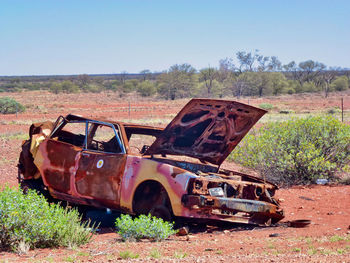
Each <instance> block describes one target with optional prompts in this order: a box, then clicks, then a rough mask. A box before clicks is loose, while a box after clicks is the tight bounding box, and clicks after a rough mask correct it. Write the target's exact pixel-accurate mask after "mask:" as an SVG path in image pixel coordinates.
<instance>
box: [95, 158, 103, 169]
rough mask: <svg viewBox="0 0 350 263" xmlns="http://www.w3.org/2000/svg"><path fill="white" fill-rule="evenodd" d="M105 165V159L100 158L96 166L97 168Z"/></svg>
mask: <svg viewBox="0 0 350 263" xmlns="http://www.w3.org/2000/svg"><path fill="white" fill-rule="evenodd" d="M102 166H103V160H102V159H101V160H98V162H97V164H96V167H97V168H101V167H102Z"/></svg>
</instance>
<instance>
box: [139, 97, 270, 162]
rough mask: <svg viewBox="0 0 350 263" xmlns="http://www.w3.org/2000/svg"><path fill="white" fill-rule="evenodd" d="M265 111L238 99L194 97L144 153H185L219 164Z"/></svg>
mask: <svg viewBox="0 0 350 263" xmlns="http://www.w3.org/2000/svg"><path fill="white" fill-rule="evenodd" d="M265 113H266V111H265V110H262V109H259V108H255V107H253V106H249V105H246V104H242V103H239V102H236V101H228V100H214V99H192V100H191V101H190V102H189V103H187V104H186V106H185V107H183V109H182V110H181V111H180V112H179V113H178V114H177V115H176V117H175V118H174V119H173V120H172V121H171V122H170V123H169V124H168V126H167V127H166V128H165V129H164V130H163V132H162V133H161V134H160V135H159V136H157V139H156V140H155V141H154V143H153V144H152V145H151V146H150V147H149V148H148V150H147V151H146V152H145V154H150V155H152V154H170V155H186V156H190V157H194V158H198V159H200V160H201V161H207V162H210V163H212V164H218V165H220V164H221V163H222V162H223V161H224V160H225V159H226V157H227V156H228V155H229V154H230V153H231V152H232V150H233V149H234V148H235V147H236V145H237V144H238V143H239V142H240V141H241V140H242V138H243V137H244V136H245V135H246V134H247V132H248V131H249V130H250V129H251V128H252V127H253V126H254V124H255V123H256V122H257V121H258V120H259V119H260V118H261V117H262V116H263V115H264V114H265Z"/></svg>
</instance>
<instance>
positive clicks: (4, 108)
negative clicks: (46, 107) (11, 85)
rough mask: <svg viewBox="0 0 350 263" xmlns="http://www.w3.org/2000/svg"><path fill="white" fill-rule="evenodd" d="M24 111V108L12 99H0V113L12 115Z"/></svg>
mask: <svg viewBox="0 0 350 263" xmlns="http://www.w3.org/2000/svg"><path fill="white" fill-rule="evenodd" d="M24 110H25V107H24V106H23V105H22V104H20V103H19V102H17V101H16V100H14V99H12V98H9V97H3V98H0V113H2V114H13V113H16V112H24Z"/></svg>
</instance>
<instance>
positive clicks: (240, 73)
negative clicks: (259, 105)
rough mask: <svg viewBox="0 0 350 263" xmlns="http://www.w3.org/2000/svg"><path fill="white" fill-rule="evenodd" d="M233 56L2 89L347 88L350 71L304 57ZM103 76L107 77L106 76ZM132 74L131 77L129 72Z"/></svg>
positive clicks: (262, 91) (150, 92)
mask: <svg viewBox="0 0 350 263" xmlns="http://www.w3.org/2000/svg"><path fill="white" fill-rule="evenodd" d="M235 58H236V61H237V63H236V64H234V63H233V58H225V59H222V60H220V61H219V67H218V68H214V67H207V68H203V69H201V70H199V71H198V70H196V69H195V68H194V67H192V66H191V65H190V64H176V65H173V66H171V67H170V68H169V69H168V70H166V71H164V72H161V73H159V72H158V73H152V72H151V71H150V70H143V71H141V72H140V73H139V74H138V75H135V74H128V73H127V72H125V71H124V72H122V73H120V74H117V75H115V77H114V79H113V78H111V76H110V75H78V76H69V78H68V77H67V78H65V79H64V80H58V79H57V76H53V77H52V78H49V77H46V79H45V81H33V78H31V81H25V79H21V78H11V79H9V81H6V80H5V81H4V79H3V78H1V80H0V92H1V91H18V90H22V89H29V90H36V89H48V90H50V91H51V92H54V93H61V92H65V93H74V92H101V91H104V90H112V91H115V92H119V93H120V95H123V94H126V93H130V92H137V93H139V94H140V95H141V96H145V97H148V96H159V97H162V98H165V99H169V100H174V99H177V98H185V97H219V98H221V97H224V96H234V97H238V98H239V97H241V96H259V97H261V96H265V95H279V94H293V93H302V92H316V91H323V92H324V95H325V97H327V96H328V94H329V92H331V91H341V90H346V89H348V88H349V79H350V70H345V69H341V68H339V67H327V66H326V65H325V64H323V63H320V62H317V61H313V60H307V61H303V62H300V63H299V64H297V63H296V62H295V61H292V62H290V63H288V64H282V63H281V61H280V60H279V59H278V58H277V57H276V56H271V57H269V56H264V55H261V54H260V53H259V51H258V50H255V51H254V52H246V51H239V52H237V53H236V54H235ZM107 76H108V77H107ZM131 76H132V77H131Z"/></svg>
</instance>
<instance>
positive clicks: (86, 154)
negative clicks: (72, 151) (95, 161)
mask: <svg viewBox="0 0 350 263" xmlns="http://www.w3.org/2000/svg"><path fill="white" fill-rule="evenodd" d="M81 155H82V156H87V157H89V156H90V154H89V153H86V152H82V153H81Z"/></svg>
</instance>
